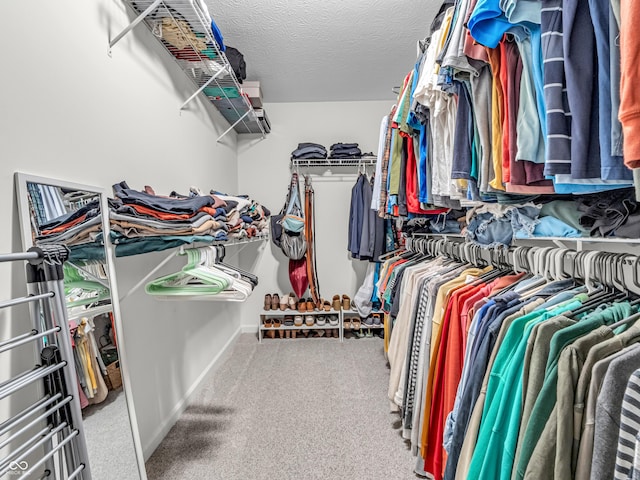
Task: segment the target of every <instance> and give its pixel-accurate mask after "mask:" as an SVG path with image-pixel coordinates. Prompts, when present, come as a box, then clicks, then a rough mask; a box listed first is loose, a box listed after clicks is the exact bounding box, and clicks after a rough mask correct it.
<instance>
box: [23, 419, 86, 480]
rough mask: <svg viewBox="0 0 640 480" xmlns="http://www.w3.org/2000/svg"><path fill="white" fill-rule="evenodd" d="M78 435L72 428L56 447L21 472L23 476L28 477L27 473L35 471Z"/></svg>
mask: <svg viewBox="0 0 640 480" xmlns="http://www.w3.org/2000/svg"><path fill="white" fill-rule="evenodd" d="M77 436H78V431H77V430H74V431H73V432H71V433H70V434H69V436H67V437H65V438H64V440H62V441H61V442H60V443H58V445H56V447H55V448H54V449H53V450H51V451H50V452H48V453H47V454H46V455H45V456H43V457H42V458H41V459H40V460H38V461H37V462H36V463H35V464H33V466H32V467H31V468H30V469H29V470H27V471H26V472H24V473H23V474H22V476H23V478H24V477H28V476H29V475H31V474H32V473H33V472H35V471H36V470H37V469H38V468H39V467H40V465H42V464H43V463H44V462H46V461H47V460H48V459H49V458H50V457H52V456H53V455H55V454H56V452H57V451H58V450H60V449H61V448H63V447H64V446H65V445H67V443H69V442H70V441H71V440H73V439H74V438H75V437H77ZM82 466H83V467H84V464H82Z"/></svg>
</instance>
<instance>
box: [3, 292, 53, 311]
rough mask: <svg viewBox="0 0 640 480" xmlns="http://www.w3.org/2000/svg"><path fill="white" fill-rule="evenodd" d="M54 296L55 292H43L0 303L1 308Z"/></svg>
mask: <svg viewBox="0 0 640 480" xmlns="http://www.w3.org/2000/svg"><path fill="white" fill-rule="evenodd" d="M49 297H53V292H49V293H43V294H42V295H28V296H26V297H20V298H13V299H11V300H5V301H4V302H1V303H0V308H7V307H13V306H15V305H22V304H23V303H30V302H37V301H38V300H42V299H43V298H49Z"/></svg>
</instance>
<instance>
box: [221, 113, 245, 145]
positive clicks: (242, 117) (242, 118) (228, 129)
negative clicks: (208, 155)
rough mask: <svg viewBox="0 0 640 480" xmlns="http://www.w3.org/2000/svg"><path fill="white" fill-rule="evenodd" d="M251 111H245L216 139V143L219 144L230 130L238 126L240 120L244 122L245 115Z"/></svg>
mask: <svg viewBox="0 0 640 480" xmlns="http://www.w3.org/2000/svg"><path fill="white" fill-rule="evenodd" d="M251 112H252V110H247V111H246V112H245V113H244V115H242V116H241V117H240V118H239V119H238V120H236V121H235V123H234V124H233V125H231V126H230V127H229V128H227V129H226V130H225V131H224V133H223V134H222V135H220V136H219V137H218V140H216V142H218V143H220V140H222V139H223V138H224V136H225V135H226V134H227V133H229V132H230V131H231V130H233V128H234V127H235V126H236V125H237V124H239V123H240V122H241V121H242V120H244V117H246V116H247V115H249V113H251Z"/></svg>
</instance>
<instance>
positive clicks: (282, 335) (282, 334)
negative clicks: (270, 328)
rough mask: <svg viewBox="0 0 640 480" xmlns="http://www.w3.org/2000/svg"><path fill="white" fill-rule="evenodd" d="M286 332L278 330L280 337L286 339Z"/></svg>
mask: <svg viewBox="0 0 640 480" xmlns="http://www.w3.org/2000/svg"><path fill="white" fill-rule="evenodd" d="M284 334H285V330H278V336H279V337H280V338H284Z"/></svg>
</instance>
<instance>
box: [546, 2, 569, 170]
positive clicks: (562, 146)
mask: <svg viewBox="0 0 640 480" xmlns="http://www.w3.org/2000/svg"><path fill="white" fill-rule="evenodd" d="M540 30H541V33H542V58H543V74H544V102H545V105H546V106H547V111H546V115H547V149H546V157H545V169H544V173H545V175H558V174H563V173H564V174H569V173H571V111H570V110H569V102H568V100H567V85H566V79H565V72H564V47H563V44H562V39H563V30H562V0H542V10H541V23H540Z"/></svg>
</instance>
